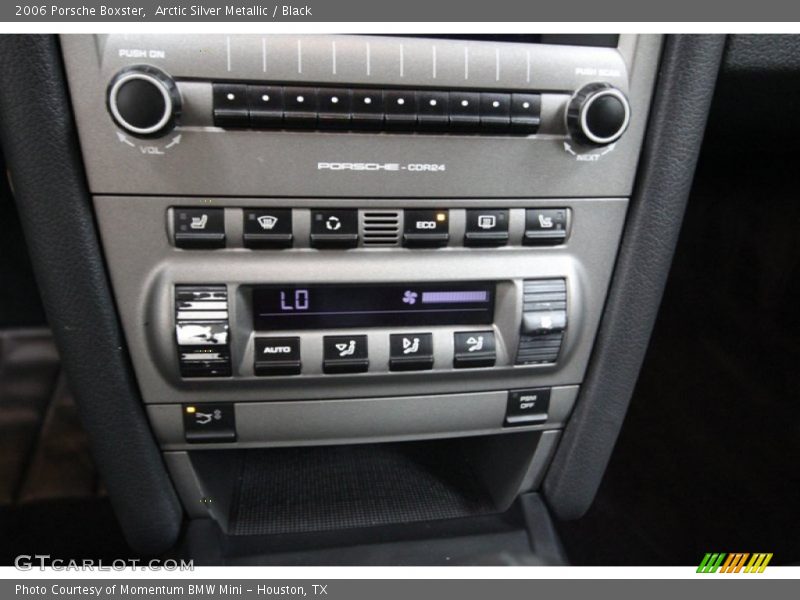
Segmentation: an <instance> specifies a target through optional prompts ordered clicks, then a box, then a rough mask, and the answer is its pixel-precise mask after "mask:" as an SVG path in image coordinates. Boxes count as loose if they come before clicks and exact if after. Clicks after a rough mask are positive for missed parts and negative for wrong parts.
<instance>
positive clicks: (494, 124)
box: [481, 92, 511, 131]
mask: <svg viewBox="0 0 800 600" xmlns="http://www.w3.org/2000/svg"><path fill="white" fill-rule="evenodd" d="M510 123H511V94H498V93H495V92H482V93H481V129H488V130H490V131H505V130H507V129H508V126H509V124H510Z"/></svg>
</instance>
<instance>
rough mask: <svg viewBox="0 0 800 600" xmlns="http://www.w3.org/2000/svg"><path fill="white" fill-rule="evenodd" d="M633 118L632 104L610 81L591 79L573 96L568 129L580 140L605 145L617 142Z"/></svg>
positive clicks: (568, 114) (569, 109)
mask: <svg viewBox="0 0 800 600" xmlns="http://www.w3.org/2000/svg"><path fill="white" fill-rule="evenodd" d="M630 120H631V105H630V103H629V102H628V98H627V97H626V96H625V94H623V93H622V92H621V91H620V90H618V89H617V88H615V87H614V86H613V85H610V84H608V83H590V84H588V85H585V86H583V87H582V88H581V89H579V90H578V91H577V92H575V94H574V95H573V96H572V99H571V100H570V102H569V105H568V106H567V129H568V130H569V133H570V135H571V136H572V137H573V139H574V140H575V141H577V142H580V143H582V144H586V145H589V146H605V145H607V144H611V143H613V142H616V141H617V140H618V139H619V138H620V137H621V136H622V134H623V133H625V130H626V129H627V128H628V123H630Z"/></svg>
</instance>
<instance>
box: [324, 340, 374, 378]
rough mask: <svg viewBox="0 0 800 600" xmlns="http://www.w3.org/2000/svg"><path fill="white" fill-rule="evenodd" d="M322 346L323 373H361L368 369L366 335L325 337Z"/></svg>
mask: <svg viewBox="0 0 800 600" xmlns="http://www.w3.org/2000/svg"><path fill="white" fill-rule="evenodd" d="M322 345H323V362H322V370H323V371H324V372H325V373H363V372H364V371H366V370H367V369H369V357H368V353H367V336H366V335H326V336H325V337H324V338H323V343H322Z"/></svg>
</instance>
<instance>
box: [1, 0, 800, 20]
mask: <svg viewBox="0 0 800 600" xmlns="http://www.w3.org/2000/svg"><path fill="white" fill-rule="evenodd" d="M70 21H72V22H214V21H218V22H219V21H222V22H259V23H270V22H276V23H278V22H384V23H386V22H389V23H392V22H394V23H397V22H408V23H411V22H435V23H458V22H461V23H481V22H484V23H485V22H526V23H530V22H537V21H538V22H564V23H569V22H576V23H577V22H609V23H611V22H704V23H717V22H720V21H723V22H781V23H787V22H792V21H800V4H799V3H793V2H787V1H786V0H759V1H758V2H753V1H752V0H751V1H749V2H747V1H743V0H729V1H727V2H719V1H712V0H700V1H699V2H698V1H697V0H671V1H670V2H642V1H641V0H604V1H600V0H571V1H570V2H551V1H547V0H535V1H534V0H528V1H524V0H492V1H491V2H479V1H477V0H459V1H456V0H444V1H443V0H439V1H436V0H403V2H387V1H383V2H381V1H376V0H307V1H305V2H302V1H300V2H273V1H271V0H264V1H261V2H259V1H258V0H238V1H237V0H186V1H182V0H171V1H165V2H164V1H158V0H156V1H153V0H131V1H129V2H125V1H122V2H114V1H111V0H107V1H105V2H97V1H92V0H85V1H75V0H50V1H49V2H42V1H40V2H31V1H29V0H18V1H16V2H14V0H12V1H11V2H9V3H6V2H3V3H2V4H0V22H4V23H14V22H17V23H23V22H28V23H31V22H33V23H37V22H39V23H42V22H51V23H52V22H70Z"/></svg>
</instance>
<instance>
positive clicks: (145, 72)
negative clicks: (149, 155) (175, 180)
mask: <svg viewBox="0 0 800 600" xmlns="http://www.w3.org/2000/svg"><path fill="white" fill-rule="evenodd" d="M107 105H108V111H109V112H110V113H111V117H112V118H113V119H114V121H115V122H116V124H117V125H119V126H120V127H121V128H122V129H124V130H125V131H127V132H128V133H130V134H133V135H136V136H139V137H158V136H161V135H164V134H166V133H167V132H169V131H170V130H171V129H172V128H173V127H174V126H175V123H176V122H177V119H178V117H179V116H180V112H181V97H180V94H179V93H178V88H177V86H176V85H175V82H174V81H173V79H172V78H171V77H170V76H169V75H167V74H166V73H164V72H163V71H162V70H160V69H157V68H155V67H151V66H147V65H141V66H136V67H129V68H127V69H124V70H122V71H120V72H119V73H118V74H117V75H116V76H115V77H114V79H112V80H111V83H110V84H109V86H108V99H107Z"/></svg>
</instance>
